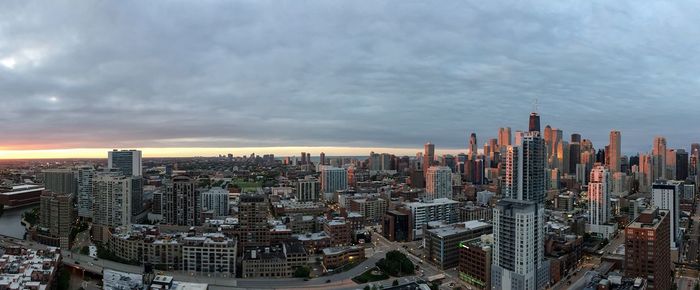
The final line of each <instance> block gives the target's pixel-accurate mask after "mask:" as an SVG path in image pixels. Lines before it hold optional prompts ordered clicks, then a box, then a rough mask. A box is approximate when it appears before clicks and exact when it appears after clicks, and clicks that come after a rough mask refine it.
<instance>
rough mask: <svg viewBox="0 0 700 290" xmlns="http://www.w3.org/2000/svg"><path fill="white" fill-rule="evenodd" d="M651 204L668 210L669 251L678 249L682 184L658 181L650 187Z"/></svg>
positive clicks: (671, 181)
mask: <svg viewBox="0 0 700 290" xmlns="http://www.w3.org/2000/svg"><path fill="white" fill-rule="evenodd" d="M651 188H652V189H651V198H652V199H651V204H652V205H653V206H655V207H658V208H659V209H664V210H668V212H669V215H670V216H669V219H670V229H671V230H670V234H669V241H670V245H671V249H676V248H677V247H678V238H679V237H680V233H681V230H680V224H679V222H680V212H681V209H680V200H681V193H682V190H683V183H682V182H680V181H675V180H669V181H665V180H662V181H658V182H654V184H653V185H652V186H651Z"/></svg>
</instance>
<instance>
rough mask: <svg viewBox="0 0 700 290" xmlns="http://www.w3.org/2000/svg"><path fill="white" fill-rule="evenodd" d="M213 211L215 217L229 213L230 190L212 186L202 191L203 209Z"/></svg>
mask: <svg viewBox="0 0 700 290" xmlns="http://www.w3.org/2000/svg"><path fill="white" fill-rule="evenodd" d="M204 209H206V210H208V211H212V212H213V215H214V217H225V216H228V215H229V203H228V190H226V189H223V188H221V187H212V188H210V189H209V190H207V191H205V192H203V193H202V210H204Z"/></svg>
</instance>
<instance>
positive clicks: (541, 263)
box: [491, 199, 549, 289]
mask: <svg viewBox="0 0 700 290" xmlns="http://www.w3.org/2000/svg"><path fill="white" fill-rule="evenodd" d="M493 236H494V248H493V261H492V265H491V289H543V288H544V286H545V285H546V284H547V283H548V282H549V267H548V264H547V263H546V260H545V257H544V206H542V205H540V204H538V203H537V202H534V201H529V200H516V199H502V200H500V201H498V203H497V204H496V207H495V208H494V211H493Z"/></svg>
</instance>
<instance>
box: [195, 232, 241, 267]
mask: <svg viewBox="0 0 700 290" xmlns="http://www.w3.org/2000/svg"><path fill="white" fill-rule="evenodd" d="M182 244H183V245H182V263H183V266H182V269H183V270H184V271H188V272H203V273H233V274H235V273H236V250H237V248H236V240H233V239H231V238H228V237H226V236H224V235H223V234H221V233H206V234H203V235H201V236H188V237H184V238H183V239H182Z"/></svg>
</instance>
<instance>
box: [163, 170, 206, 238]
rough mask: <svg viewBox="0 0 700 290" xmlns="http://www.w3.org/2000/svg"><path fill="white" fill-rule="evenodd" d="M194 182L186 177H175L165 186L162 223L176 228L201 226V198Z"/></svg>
mask: <svg viewBox="0 0 700 290" xmlns="http://www.w3.org/2000/svg"><path fill="white" fill-rule="evenodd" d="M195 187H196V185H195V182H194V180H192V178H190V177H188V176H175V177H173V178H172V180H170V181H169V182H168V183H167V184H166V186H165V194H163V201H162V203H163V213H162V214H163V221H164V222H165V223H166V224H170V225H178V226H198V225H200V224H201V210H202V207H201V204H200V202H201V197H200V193H199V191H198V190H197V189H196V188H195Z"/></svg>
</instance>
